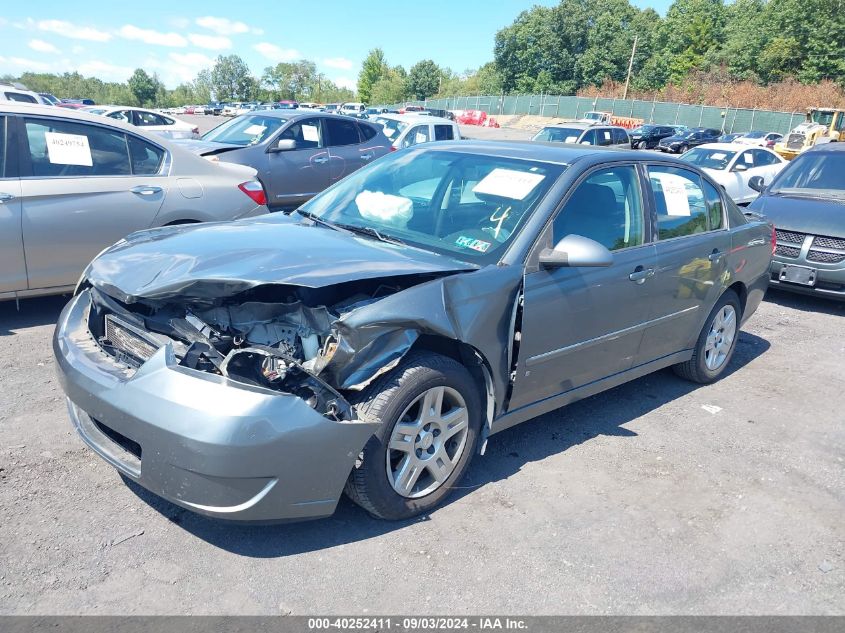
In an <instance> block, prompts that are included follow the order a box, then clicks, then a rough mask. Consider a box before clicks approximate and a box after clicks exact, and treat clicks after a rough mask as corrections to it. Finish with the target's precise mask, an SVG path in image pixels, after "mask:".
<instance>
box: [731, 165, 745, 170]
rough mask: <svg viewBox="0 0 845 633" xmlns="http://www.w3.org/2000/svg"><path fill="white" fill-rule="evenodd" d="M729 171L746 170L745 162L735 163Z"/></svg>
mask: <svg viewBox="0 0 845 633" xmlns="http://www.w3.org/2000/svg"><path fill="white" fill-rule="evenodd" d="M731 171H748V166H747V165H746V164H745V163H737V164H736V165H734V168H733V169H732V170H731Z"/></svg>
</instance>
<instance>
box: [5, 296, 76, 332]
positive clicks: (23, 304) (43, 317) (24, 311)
mask: <svg viewBox="0 0 845 633" xmlns="http://www.w3.org/2000/svg"><path fill="white" fill-rule="evenodd" d="M69 299H70V295H57V296H54V297H37V298H35V299H21V301H20V303H19V304H16V303H15V301H0V336H6V335H10V334H14V330H21V329H24V328H28V327H35V326H38V325H49V324H51V323H55V322H56V321H57V320H58V318H59V314H61V312H62V308H64V307H65V305H66V304H67V302H68V300H69Z"/></svg>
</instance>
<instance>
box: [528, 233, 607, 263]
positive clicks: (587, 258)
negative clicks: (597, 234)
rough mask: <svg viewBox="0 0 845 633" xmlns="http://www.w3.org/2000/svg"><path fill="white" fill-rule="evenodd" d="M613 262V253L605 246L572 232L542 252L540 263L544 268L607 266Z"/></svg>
mask: <svg viewBox="0 0 845 633" xmlns="http://www.w3.org/2000/svg"><path fill="white" fill-rule="evenodd" d="M612 263H613V255H612V254H611V252H610V251H609V250H607V249H606V248H605V247H604V246H602V245H601V244H599V243H598V242H596V241H595V240H591V239H590V238H588V237H583V236H581V235H575V234H574V233H573V234H570V235H567V236H566V237H564V238H563V239H562V240H561V241H559V242H558V243H557V244H555V247H554V248H544V249H543V250H542V251H541V252H540V265H541V266H543V267H544V268H562V267H569V268H580V267H588V266H589V267H594V268H598V267H605V266H610V265H611V264H612Z"/></svg>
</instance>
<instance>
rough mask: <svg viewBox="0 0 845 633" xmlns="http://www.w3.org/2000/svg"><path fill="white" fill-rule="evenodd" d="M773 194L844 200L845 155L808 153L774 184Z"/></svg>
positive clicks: (842, 153)
mask: <svg viewBox="0 0 845 633" xmlns="http://www.w3.org/2000/svg"><path fill="white" fill-rule="evenodd" d="M771 193H782V194H787V195H788V194H795V195H808V196H816V197H830V198H839V199H845V152H808V153H805V154H801V155H799V156H798V157H797V158H796V159H795V160H793V161H792V162H791V163H789V165H788V166H787V167H786V169H784V170H783V171H782V172H780V174H779V175H778V176H777V177H776V178H775V180H774V182H773V183H772V188H771Z"/></svg>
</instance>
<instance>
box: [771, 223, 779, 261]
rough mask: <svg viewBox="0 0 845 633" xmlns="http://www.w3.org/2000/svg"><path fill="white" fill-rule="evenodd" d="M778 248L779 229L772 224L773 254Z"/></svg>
mask: <svg viewBox="0 0 845 633" xmlns="http://www.w3.org/2000/svg"><path fill="white" fill-rule="evenodd" d="M777 248H778V232H777V229H776V228H775V227H774V226H772V256H774V254H775V251H776V250H777Z"/></svg>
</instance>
